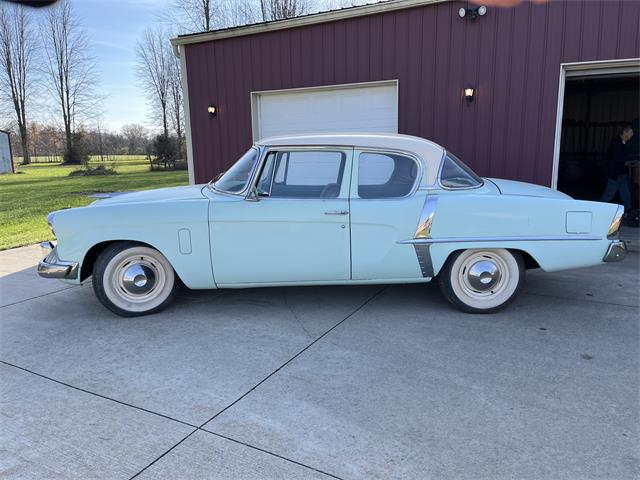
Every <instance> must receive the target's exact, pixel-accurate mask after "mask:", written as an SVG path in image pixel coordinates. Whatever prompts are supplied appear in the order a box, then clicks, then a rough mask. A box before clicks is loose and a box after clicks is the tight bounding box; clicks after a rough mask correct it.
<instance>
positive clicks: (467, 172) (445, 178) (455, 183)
mask: <svg viewBox="0 0 640 480" xmlns="http://www.w3.org/2000/svg"><path fill="white" fill-rule="evenodd" d="M440 183H441V184H442V186H443V187H447V188H474V187H478V186H480V185H482V183H483V181H482V178H480V177H479V176H478V175H476V174H475V172H474V171H473V170H471V169H470V168H469V167H468V166H467V165H466V164H465V163H464V162H462V160H460V159H459V158H458V157H456V156H455V155H453V154H452V153H450V152H447V155H446V156H445V158H444V160H443V163H442V171H441V172H440Z"/></svg>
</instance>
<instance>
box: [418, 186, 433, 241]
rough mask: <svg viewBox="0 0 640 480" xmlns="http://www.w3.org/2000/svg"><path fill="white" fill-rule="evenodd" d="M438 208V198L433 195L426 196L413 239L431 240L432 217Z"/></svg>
mask: <svg viewBox="0 0 640 480" xmlns="http://www.w3.org/2000/svg"><path fill="white" fill-rule="evenodd" d="M437 206H438V197H437V196H435V195H427V198H426V199H425V201H424V205H423V206H422V213H420V220H419V221H418V226H417V227H416V233H415V235H414V236H413V237H414V238H431V227H432V226H433V217H434V216H435V214H436V207H437Z"/></svg>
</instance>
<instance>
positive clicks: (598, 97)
mask: <svg viewBox="0 0 640 480" xmlns="http://www.w3.org/2000/svg"><path fill="white" fill-rule="evenodd" d="M639 90H640V75H637V74H636V75H620V76H618V75H615V76H602V77H581V78H567V80H566V83H565V96H564V109H563V116H562V132H561V145H560V160H559V168H558V190H560V191H562V192H565V193H567V194H568V195H571V196H572V197H574V198H579V199H583V200H599V199H600V196H601V195H602V192H603V191H604V187H605V184H606V176H605V170H604V165H605V160H606V152H607V148H608V146H609V143H610V142H611V139H612V138H613V137H614V135H616V132H617V130H618V129H619V128H620V126H621V125H624V124H632V125H633V127H634V132H635V135H634V136H633V138H632V139H631V141H630V142H628V144H627V147H628V148H627V150H628V153H629V159H630V160H631V159H636V160H637V158H638V139H639V138H640V132H639V131H638V129H637V128H638V110H639V107H638V103H639V102H640V98H639ZM633 180H634V179H633V178H632V185H631V186H632V201H633V202H634V203H637V201H638V200H637V185H634V184H633ZM634 190H635V191H634ZM613 201H616V202H618V203H622V201H621V200H620V198H619V196H617V198H616V199H614V200H613Z"/></svg>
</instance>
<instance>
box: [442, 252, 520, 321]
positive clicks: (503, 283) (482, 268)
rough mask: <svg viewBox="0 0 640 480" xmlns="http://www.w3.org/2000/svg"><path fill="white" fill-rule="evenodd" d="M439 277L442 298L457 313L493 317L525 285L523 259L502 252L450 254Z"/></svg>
mask: <svg viewBox="0 0 640 480" xmlns="http://www.w3.org/2000/svg"><path fill="white" fill-rule="evenodd" d="M438 277H439V283H440V289H441V290H442V293H443V294H444V296H445V297H446V298H447V300H449V302H451V303H452V304H453V305H455V306H456V307H458V308H459V309H460V310H462V311H464V312H469V313H493V312H497V311H498V310H501V309H502V308H504V307H506V306H507V305H508V304H509V303H510V302H511V301H512V300H513V299H514V298H515V297H516V295H517V293H518V291H519V290H520V287H521V286H522V284H523V283H524V277H525V264H524V260H523V259H522V255H520V254H519V253H518V252H512V251H509V250H505V249H502V248H498V249H486V250H485V249H470V250H463V251H460V252H455V253H453V254H452V255H451V256H450V257H449V258H448V259H447V261H446V263H445V264H444V266H443V267H442V270H441V272H440V274H439V275H438Z"/></svg>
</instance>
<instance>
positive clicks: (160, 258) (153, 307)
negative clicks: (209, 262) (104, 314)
mask: <svg viewBox="0 0 640 480" xmlns="http://www.w3.org/2000/svg"><path fill="white" fill-rule="evenodd" d="M175 285H176V278H175V273H174V271H173V267H172V266H171V264H170V263H169V261H168V260H167V259H166V258H165V257H164V255H162V254H161V253H160V252H159V251H157V250H155V249H153V248H151V247H147V246H145V245H140V244H138V243H134V242H118V243H114V244H113V245H110V246H108V247H107V248H106V249H105V250H104V251H103V252H102V253H101V254H100V256H99V257H98V258H97V260H96V263H95V265H94V267H93V290H94V292H95V294H96V296H97V297H98V300H100V302H101V303H102V304H103V305H104V306H105V307H107V308H108V309H109V310H111V311H112V312H113V313H115V314H117V315H120V316H122V317H135V316H139V315H148V314H151V313H156V312H159V311H160V310H162V309H163V308H165V307H166V306H167V305H168V304H169V303H170V302H171V301H172V300H173V292H174V289H175Z"/></svg>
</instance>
